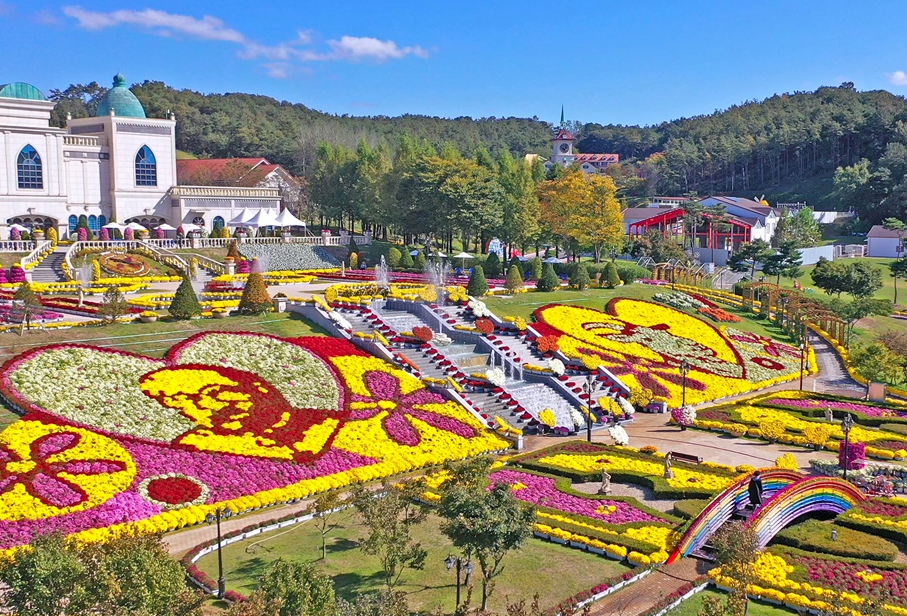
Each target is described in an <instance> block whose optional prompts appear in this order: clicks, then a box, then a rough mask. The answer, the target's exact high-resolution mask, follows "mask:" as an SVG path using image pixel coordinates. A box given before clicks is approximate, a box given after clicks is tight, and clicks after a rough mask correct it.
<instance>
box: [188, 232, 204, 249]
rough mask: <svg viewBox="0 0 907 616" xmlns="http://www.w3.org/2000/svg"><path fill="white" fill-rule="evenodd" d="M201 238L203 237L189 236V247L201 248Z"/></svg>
mask: <svg viewBox="0 0 907 616" xmlns="http://www.w3.org/2000/svg"><path fill="white" fill-rule="evenodd" d="M200 239H201V238H199V236H197V235H192V237H190V238H189V247H190V248H192V249H193V250H196V249H198V248H201V242H200V241H199V240H200Z"/></svg>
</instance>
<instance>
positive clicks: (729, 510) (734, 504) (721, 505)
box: [668, 469, 803, 564]
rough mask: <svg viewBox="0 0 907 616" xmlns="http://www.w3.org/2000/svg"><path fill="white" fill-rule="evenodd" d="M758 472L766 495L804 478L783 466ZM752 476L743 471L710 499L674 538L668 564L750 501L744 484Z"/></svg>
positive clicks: (746, 483) (696, 545)
mask: <svg viewBox="0 0 907 616" xmlns="http://www.w3.org/2000/svg"><path fill="white" fill-rule="evenodd" d="M760 474H761V476H762V487H763V494H764V495H765V498H766V499H768V498H772V497H773V495H774V494H775V493H778V492H780V491H782V490H783V489H784V488H787V487H788V486H790V485H792V484H794V483H796V482H799V481H801V480H802V479H803V475H801V474H800V473H798V472H796V471H788V470H783V469H771V470H767V471H760ZM752 476H753V474H752V473H747V474H746V475H743V476H742V477H740V478H738V479H737V481H735V482H734V483H733V484H732V485H730V486H728V487H727V488H726V489H725V490H724V491H723V492H722V493H721V494H719V495H718V496H716V497H715V498H713V499H712V502H710V503H709V504H708V506H706V508H705V509H703V510H702V513H700V514H699V516H698V517H697V518H696V519H695V520H693V523H692V524H690V527H689V528H688V529H687V530H686V532H685V533H684V534H683V536H682V537H681V538H680V541H679V542H677V545H676V546H675V547H674V551H673V552H672V553H671V556H670V557H669V558H668V564H670V563H673V562H674V561H676V560H679V559H680V558H683V557H684V556H688V555H689V554H690V553H691V552H692V551H693V550H696V549H698V548H700V547H702V546H703V545H704V544H705V542H706V540H708V538H709V537H711V536H712V533H714V532H715V531H717V530H718V529H719V528H720V527H721V525H722V524H724V523H725V522H727V521H728V520H730V519H731V516H732V515H734V512H735V511H737V510H738V509H743V507H744V506H745V505H748V504H749V502H750V497H749V492H748V490H747V488H748V487H749V483H750V479H751V478H752ZM772 536H774V535H772Z"/></svg>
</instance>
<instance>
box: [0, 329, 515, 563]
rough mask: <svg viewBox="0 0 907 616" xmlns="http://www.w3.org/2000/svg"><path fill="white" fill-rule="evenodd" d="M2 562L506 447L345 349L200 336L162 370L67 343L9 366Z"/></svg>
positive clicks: (152, 362) (1, 436)
mask: <svg viewBox="0 0 907 616" xmlns="http://www.w3.org/2000/svg"><path fill="white" fill-rule="evenodd" d="M0 395H2V397H3V398H4V399H5V400H6V401H7V403H8V404H10V405H11V406H12V407H13V408H14V409H15V410H17V412H19V413H20V414H22V415H23V417H22V419H21V420H20V421H18V422H15V423H13V424H11V425H10V426H8V427H7V428H6V429H5V430H4V431H3V432H0V549H2V548H12V547H15V546H18V545H22V544H25V543H28V542H29V541H30V540H31V538H32V537H33V536H34V535H35V534H36V533H47V532H54V531H59V532H63V533H65V534H75V535H77V536H78V537H79V538H80V539H83V540H87V541H92V540H99V539H103V538H105V537H107V536H109V534H110V533H111V532H119V531H120V530H122V529H129V530H133V531H136V532H160V531H166V530H169V529H173V528H178V527H182V526H185V525H188V524H195V523H198V522H200V521H202V520H203V519H204V517H205V515H206V514H207V513H210V512H213V511H214V509H215V508H218V507H225V506H228V507H230V508H232V509H234V510H235V511H245V510H249V509H253V508H257V507H262V506H266V505H270V504H274V503H280V502H286V501H290V500H295V499H299V498H303V497H305V496H307V495H309V494H312V493H314V492H320V491H324V490H327V489H332V488H337V487H341V486H344V485H347V484H350V483H353V482H361V481H368V480H372V479H377V478H381V477H386V476H388V475H392V474H395V473H399V472H405V471H409V470H412V469H414V468H419V467H423V466H428V465H434V464H438V463H441V462H444V461H447V460H451V459H459V458H463V457H467V456H472V455H476V454H480V453H484V452H488V451H496V450H501V449H504V448H506V447H507V446H508V443H507V442H506V441H504V440H503V439H501V438H500V437H498V436H497V435H495V434H493V433H492V432H490V431H488V430H486V429H485V428H484V426H483V425H482V423H481V422H479V421H478V420H477V419H475V418H474V417H473V416H472V415H471V414H470V413H469V412H468V411H467V410H466V409H464V408H463V407H461V406H459V405H458V404H456V403H455V402H451V401H447V400H445V399H444V398H443V397H441V396H440V395H438V394H434V393H432V392H431V391H430V390H428V389H426V388H425V386H424V384H422V383H421V382H420V381H419V380H418V379H416V378H415V377H413V376H411V375H409V374H408V373H406V372H404V371H402V370H400V369H397V368H395V367H393V366H391V365H390V364H387V363H385V362H384V361H382V360H379V359H377V358H374V357H371V356H368V355H366V354H364V353H363V352H362V351H360V350H358V349H357V348H356V347H355V346H353V345H352V344H350V343H349V342H346V341H343V340H337V339H331V338H298V339H293V340H283V339H279V338H274V337H270V336H265V335H259V334H246V333H240V334H235V333H229V334H227V333H205V334H200V335H197V336H194V337H192V338H189V339H188V340H186V341H184V342H183V343H181V344H179V345H177V346H175V347H173V348H172V349H171V350H170V352H169V353H168V354H167V356H166V357H165V358H164V359H161V360H157V359H152V358H148V357H142V356H139V355H133V354H130V353H125V352H121V351H114V350H109V349H102V348H95V347H88V346H80V345H56V346H50V347H45V348H39V349H35V350H32V351H29V352H27V353H24V354H22V355H20V356H18V357H16V358H14V359H12V360H10V361H8V362H7V363H6V364H5V365H4V366H3V369H2V373H0Z"/></svg>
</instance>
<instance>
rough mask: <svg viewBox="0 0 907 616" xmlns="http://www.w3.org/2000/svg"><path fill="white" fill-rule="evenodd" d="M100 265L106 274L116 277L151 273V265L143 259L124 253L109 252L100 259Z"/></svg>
mask: <svg viewBox="0 0 907 616" xmlns="http://www.w3.org/2000/svg"><path fill="white" fill-rule="evenodd" d="M98 264H99V265H100V266H101V269H102V270H104V271H105V272H108V273H110V274H113V275H114V276H144V275H145V274H147V273H148V272H150V271H151V265H150V264H149V263H148V262H147V261H145V260H144V259H143V258H142V257H138V256H135V255H130V254H126V253H124V252H107V253H102V254H101V256H99V257H98Z"/></svg>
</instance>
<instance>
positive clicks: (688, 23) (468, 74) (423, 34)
mask: <svg viewBox="0 0 907 616" xmlns="http://www.w3.org/2000/svg"><path fill="white" fill-rule="evenodd" d="M0 24H2V26H3V30H2V32H3V35H2V36H0V83H5V82H9V81H27V82H30V83H33V84H34V85H36V86H38V87H39V88H41V89H42V90H44V91H47V90H49V89H50V88H63V87H65V86H67V85H68V84H70V83H79V82H83V83H87V82H90V81H98V82H99V83H102V84H104V85H109V84H110V81H111V77H112V75H113V74H114V73H116V72H117V71H121V72H122V73H124V74H125V75H126V77H127V79H128V80H129V81H130V82H136V81H143V80H145V79H150V80H159V81H164V82H166V83H167V84H169V85H172V86H174V87H177V88H190V89H193V90H198V91H201V92H252V93H259V94H265V95H268V96H272V97H274V98H277V99H280V100H287V101H291V102H298V103H303V104H305V105H307V106H309V107H312V108H314V109H318V110H321V111H325V112H328V113H335V114H350V115H399V114H403V113H418V114H427V115H436V116H443V117H457V116H464V115H468V116H473V117H487V116H498V117H501V116H519V117H532V116H538V117H539V118H541V119H543V120H548V121H552V122H555V121H557V120H558V118H559V113H560V106H561V104H563V105H564V106H565V108H566V113H567V117H568V119H573V120H579V121H582V122H598V123H602V124H607V123H621V124H652V123H658V122H661V121H664V120H670V119H675V118H678V117H683V116H691V115H698V114H703V113H710V112H712V111H714V110H716V109H721V108H725V107H727V106H729V105H732V104H735V103H740V102H743V101H747V100H753V99H761V98H764V97H766V96H770V95H772V94H774V93H777V92H791V91H795V90H812V89H815V88H817V87H819V86H821V85H838V84H840V83H842V82H844V81H852V82H854V83H855V84H856V87H857V88H858V89H860V90H875V89H887V90H889V91H891V92H894V93H897V94H907V37H905V36H904V25H905V24H907V2H902V1H876V2H861V3H855V2H841V1H838V0H825V1H798V0H787V1H776V0H757V1H749V2H738V1H735V0H725V1H698V2H680V1H676V0H675V1H670V0H664V1H660V2H658V1H646V0H638V1H636V2H633V3H628V2H595V3H591V2H590V3H573V4H567V3H562V4H558V3H554V2H550V0H549V1H545V2H532V1H529V2H527V1H523V2H516V1H512V0H491V1H489V2H469V1H466V2H463V1H459V2H458V1H454V2H450V1H448V2H437V1H434V0H428V1H427V2H421V3H417V2H402V1H400V2H397V1H394V0H385V1H380V2H379V1H367V2H361V1H357V2H348V1H344V0H334V1H324V0H320V1H318V2H315V1H311V0H299V1H296V2H258V3H252V2H242V3H240V2H234V1H227V2H220V3H213V2H194V1H191V0H183V1H181V2H154V3H151V2H122V1H120V2H111V1H99V0H77V1H75V2H72V3H66V2H63V3H60V2H45V1H42V0H31V1H29V2H25V1H11V0H0Z"/></svg>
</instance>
